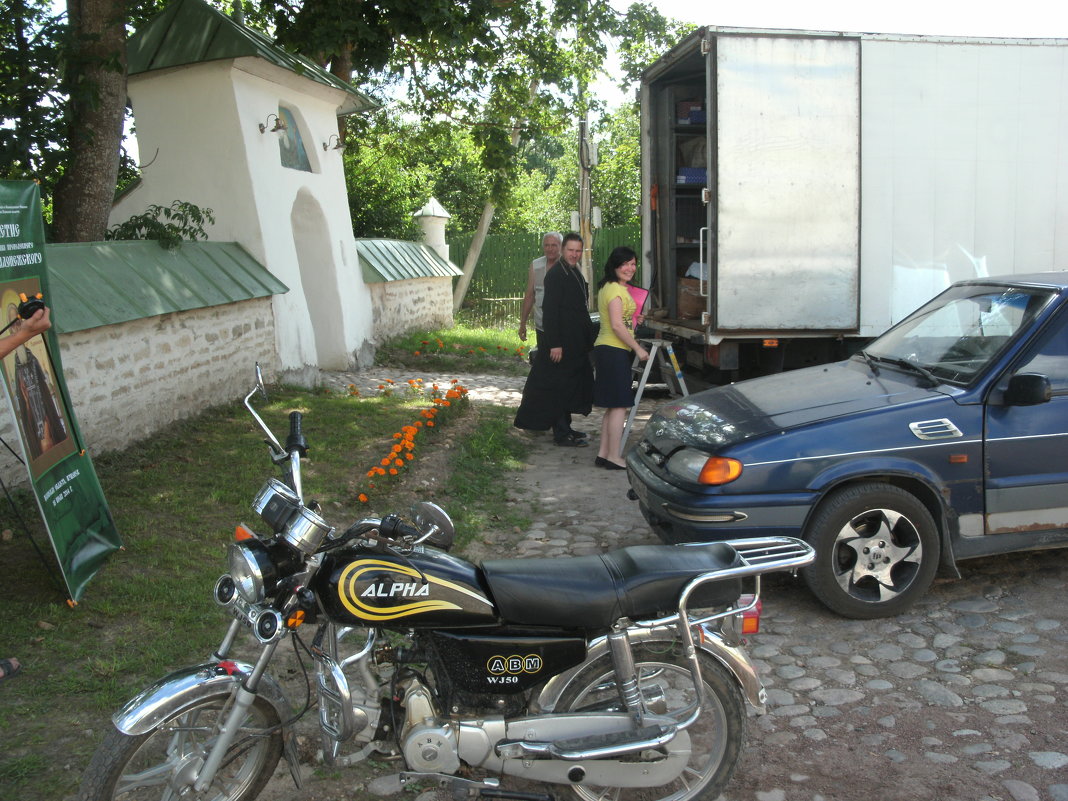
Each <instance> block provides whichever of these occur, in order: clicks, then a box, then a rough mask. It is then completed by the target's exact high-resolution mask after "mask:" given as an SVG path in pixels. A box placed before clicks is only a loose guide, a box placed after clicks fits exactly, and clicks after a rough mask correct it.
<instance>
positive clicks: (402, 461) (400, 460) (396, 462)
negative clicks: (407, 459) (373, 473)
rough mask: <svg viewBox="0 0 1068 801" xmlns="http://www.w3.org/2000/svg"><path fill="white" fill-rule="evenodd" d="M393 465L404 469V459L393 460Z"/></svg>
mask: <svg viewBox="0 0 1068 801" xmlns="http://www.w3.org/2000/svg"><path fill="white" fill-rule="evenodd" d="M393 464H395V465H397V467H404V460H403V459H394V460H393Z"/></svg>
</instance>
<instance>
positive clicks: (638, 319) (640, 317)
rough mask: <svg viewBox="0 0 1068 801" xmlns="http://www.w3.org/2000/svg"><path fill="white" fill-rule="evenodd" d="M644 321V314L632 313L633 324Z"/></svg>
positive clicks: (639, 323)
mask: <svg viewBox="0 0 1068 801" xmlns="http://www.w3.org/2000/svg"><path fill="white" fill-rule="evenodd" d="M644 322H645V315H644V314H635V315H634V325H641V324H642V323H644Z"/></svg>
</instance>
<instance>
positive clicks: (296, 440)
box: [286, 412, 308, 457]
mask: <svg viewBox="0 0 1068 801" xmlns="http://www.w3.org/2000/svg"><path fill="white" fill-rule="evenodd" d="M303 420H304V415H302V414H301V413H300V412H290V413H289V436H288V437H286V451H287V452H288V453H293V451H296V452H297V453H298V454H300V456H301V457H304V456H307V455H308V441H307V440H306V439H305V438H304V431H303V430H302V428H301V424H302V422H303Z"/></svg>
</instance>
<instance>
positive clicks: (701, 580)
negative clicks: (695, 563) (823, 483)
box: [630, 537, 816, 729]
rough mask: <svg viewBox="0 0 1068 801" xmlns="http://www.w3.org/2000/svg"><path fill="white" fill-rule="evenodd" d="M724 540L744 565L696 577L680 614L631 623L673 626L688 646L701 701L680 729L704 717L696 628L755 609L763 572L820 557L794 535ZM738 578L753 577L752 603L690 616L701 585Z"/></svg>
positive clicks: (681, 599)
mask: <svg viewBox="0 0 1068 801" xmlns="http://www.w3.org/2000/svg"><path fill="white" fill-rule="evenodd" d="M724 543H725V544H726V545H729V546H731V547H732V548H733V549H734V550H735V552H736V553H737V554H738V558H739V561H740V562H741V564H738V565H734V566H733V567H726V568H721V569H719V570H712V571H709V572H708V573H702V574H701V575H699V576H696V577H695V578H693V579H692V580H691V581H690V582H689V584H687V585H686V587H685V588H684V589H683V591H682V593H681V594H680V596H679V604H678V612H677V613H676V614H674V615H669V616H668V617H664V618H660V619H659V620H642V621H633V622H630V625H631V626H635V627H637V628H643V629H646V628H657V627H661V626H671V625H673V626H675V628H676V629H677V631H678V634H679V639H680V640H681V641H682V643H683V645H684V646H685V648H684V653H685V655H686V659H687V661H688V662H689V665H690V676H691V677H692V678H693V683H694V689H695V691H696V693H697V695H696V698H697V699H698V700H697V703H696V704H695V706H694V708H693V710H692V711H691V712H690V714H689V716H688V717H687V718H685V719H684V720H679V721H678V728H679V729H686V728H688V727H689V726H691V725H692V724H693V723H694V722H695V721H696V720H697V719H698V718H699V717H700V715H701V708H702V706H703V705H704V692H703V682H702V680H701V666H700V663H699V662H698V659H697V649H696V648H695V646H694V636H693V629H694V628H696V627H698V626H700V625H701V624H704V623H707V622H709V621H710V620H716V619H721V618H726V617H732V616H734V615H740V614H742V613H743V612H746V611H748V610H750V609H752V608H754V607H755V606H756V605H757V603H758V601H759V600H760V576H761V575H762V574H763V573H774V572H778V571H782V570H790V571H796V570H797V569H799V568H802V567H804V566H806V565H809V564H811V563H812V561H813V560H814V559H815V558H816V552H815V550H813V548H812V546H811V545H809V544H808V543H807V542H804V541H802V540H799V539H795V538H794V537H754V538H745V539H737V540H726V541H724ZM701 545H702V543H687V544H685V545H681V546H679V547H684V548H700V547H701ZM734 578H752V579H753V582H754V592H753V593H752V595H751V596H749V601H748V603H746V604H742V605H739V604H732V605H731V606H730V607H728V608H727V609H722V610H720V611H718V612H714V613H712V614H710V615H704V616H701V617H696V618H691V617H690V616H689V613H688V611H687V607H688V604H689V601H690V597H691V596H692V595H693V593H694V591H695V590H696V589H697V588H698V587H700V586H702V585H703V584H708V583H710V582H713V581H725V580H728V579H734ZM743 597H745V596H743Z"/></svg>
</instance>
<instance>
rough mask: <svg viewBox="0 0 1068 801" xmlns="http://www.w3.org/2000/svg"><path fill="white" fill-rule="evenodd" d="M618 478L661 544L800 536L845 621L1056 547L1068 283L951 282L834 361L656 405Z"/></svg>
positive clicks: (1067, 477) (1064, 528) (1058, 278)
mask: <svg viewBox="0 0 1068 801" xmlns="http://www.w3.org/2000/svg"><path fill="white" fill-rule="evenodd" d="M627 465H628V476H629V478H630V484H631V492H630V496H631V497H632V498H634V499H636V500H637V501H638V502H639V504H640V505H641V511H642V513H643V515H644V516H645V518H646V520H647V521H648V522H649V525H650V526H651V527H652V528H653V530H654V531H655V532H656V533H657V534H658V535H659V536H660V538H661V539H663V540H664V541H666V542H669V543H678V542H695V541H708V540H719V539H726V538H733V537H744V536H754V537H757V536H766V535H772V534H785V535H789V536H794V537H801V538H802V539H805V540H807V541H808V542H809V543H810V544H812V545H813V547H814V548H815V549H816V554H817V556H816V561H815V563H813V564H812V565H811V566H809V567H807V568H805V569H804V571H803V576H804V579H805V582H806V583H807V585H808V586H809V588H810V589H811V590H812V591H813V593H815V595H816V596H817V597H818V598H819V599H820V601H822V602H823V603H824V604H825V605H826V606H828V607H829V608H830V609H832V610H834V611H835V612H838V613H839V614H842V615H845V616H847V617H853V618H876V617H883V616H888V615H896V614H898V613H900V612H902V611H903V610H904V609H906V608H907V607H908V606H910V605H911V604H912V603H914V602H915V601H916V600H917V599H918V598H919V597H921V596H922V595H923V593H924V592H926V590H927V588H928V586H929V585H930V583H931V580H932V579H933V578H934V576H935V573H936V571H938V570H939V568H941V569H943V570H945V571H947V572H949V573H950V574H953V575H958V576H959V573H957V569H956V564H957V562H958V561H959V560H961V559H968V558H971V557H978V556H987V555H989V554H996V553H1005V552H1008V551H1018V550H1026V549H1036V548H1052V547H1056V546H1063V545H1068V272H1060V273H1042V274H1035V275H1018V276H1011V277H1007V278H984V279H975V280H970V281H962V282H959V283H956V284H953V285H952V286H950V287H949V288H948V289H947V290H945V291H944V292H943V293H942V294H940V295H938V296H937V297H935V298H934V299H933V300H931V301H930V302H928V303H927V304H926V305H924V306H922V307H921V308H920V309H918V310H917V311H915V312H914V313H913V314H911V315H910V316H909V317H907V318H906V319H905V320H903V321H902V322H901V323H899V324H898V325H896V326H894V327H893V328H891V329H890V330H889V331H887V332H886V333H885V334H883V335H882V336H881V337H879V338H878V339H876V340H874V341H872V342H871V343H870V344H868V345H867V347H866V348H865V349H864V350H862V351H860V352H858V353H856V354H855V355H854V356H852V357H851V358H850V359H848V360H846V361H843V362H838V363H835V364H829V365H823V366H818V367H809V368H806V369H803V370H796V371H792V372H787V373H781V374H778V375H773V376H768V377H765V378H757V379H753V380H751V381H742V382H740V383H737V384H731V385H729V386H722V387H717V388H715V389H711V390H708V391H706V392H701V393H698V394H695V395H690V396H688V397H685V398H681V399H679V400H677V401H674V402H671V403H668V404H666V405H664V406H661V407H660V408H659V409H657V411H656V413H655V414H654V415H653V417H652V418H651V420H650V421H649V423H648V424H647V426H646V428H645V432H644V435H643V438H642V440H641V442H639V443H638V445H637V447H635V448H633V449H632V450H631V452H630V453H629V454H628V457H627Z"/></svg>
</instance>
